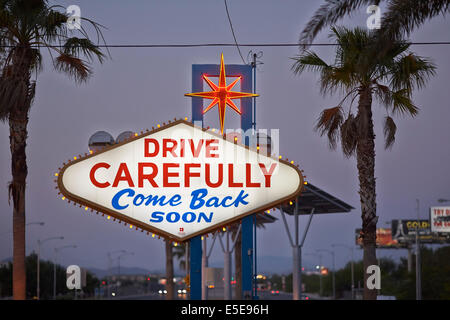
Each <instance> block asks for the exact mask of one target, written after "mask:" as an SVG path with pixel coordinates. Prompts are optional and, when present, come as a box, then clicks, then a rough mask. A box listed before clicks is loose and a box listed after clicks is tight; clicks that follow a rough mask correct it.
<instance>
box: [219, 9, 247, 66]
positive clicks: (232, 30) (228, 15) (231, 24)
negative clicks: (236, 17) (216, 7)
mask: <svg viewBox="0 0 450 320" xmlns="http://www.w3.org/2000/svg"><path fill="white" fill-rule="evenodd" d="M223 1H224V2H225V10H226V11H227V17H228V22H229V23H230V29H231V33H232V34H233V38H234V43H235V44H236V48H237V50H238V52H239V55H240V56H241V59H242V62H243V63H244V64H246V63H245V60H244V57H243V56H242V53H241V49H240V48H239V44H238V42H237V40H236V35H235V34H234V28H233V23H232V22H231V18H230V12H228V5H227V0H223Z"/></svg>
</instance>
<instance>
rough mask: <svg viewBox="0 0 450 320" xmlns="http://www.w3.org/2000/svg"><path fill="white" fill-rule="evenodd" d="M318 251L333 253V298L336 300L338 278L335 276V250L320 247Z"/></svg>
mask: <svg viewBox="0 0 450 320" xmlns="http://www.w3.org/2000/svg"><path fill="white" fill-rule="evenodd" d="M316 251H318V252H327V253H329V254H331V258H332V260H333V275H332V282H333V300H336V278H335V259H334V250H327V249H318V250H316Z"/></svg>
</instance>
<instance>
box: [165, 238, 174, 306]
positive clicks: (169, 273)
mask: <svg viewBox="0 0 450 320" xmlns="http://www.w3.org/2000/svg"><path fill="white" fill-rule="evenodd" d="M165 242H166V279H167V282H166V289H167V295H166V300H173V299H174V298H175V288H174V284H173V276H174V275H173V253H172V243H171V242H170V241H168V240H166V241H165Z"/></svg>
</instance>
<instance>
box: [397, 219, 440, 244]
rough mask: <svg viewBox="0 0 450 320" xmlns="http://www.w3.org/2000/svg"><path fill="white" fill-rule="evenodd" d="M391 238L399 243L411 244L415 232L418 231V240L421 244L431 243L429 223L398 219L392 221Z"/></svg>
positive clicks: (422, 220) (431, 236)
mask: <svg viewBox="0 0 450 320" xmlns="http://www.w3.org/2000/svg"><path fill="white" fill-rule="evenodd" d="M391 226H392V238H393V239H395V240H397V241H398V242H400V243H411V242H414V241H415V239H416V230H418V231H419V240H420V241H421V242H432V241H433V235H432V233H431V228H430V221H429V220H425V219H421V220H413V219H401V220H400V219H398V220H392V223H391Z"/></svg>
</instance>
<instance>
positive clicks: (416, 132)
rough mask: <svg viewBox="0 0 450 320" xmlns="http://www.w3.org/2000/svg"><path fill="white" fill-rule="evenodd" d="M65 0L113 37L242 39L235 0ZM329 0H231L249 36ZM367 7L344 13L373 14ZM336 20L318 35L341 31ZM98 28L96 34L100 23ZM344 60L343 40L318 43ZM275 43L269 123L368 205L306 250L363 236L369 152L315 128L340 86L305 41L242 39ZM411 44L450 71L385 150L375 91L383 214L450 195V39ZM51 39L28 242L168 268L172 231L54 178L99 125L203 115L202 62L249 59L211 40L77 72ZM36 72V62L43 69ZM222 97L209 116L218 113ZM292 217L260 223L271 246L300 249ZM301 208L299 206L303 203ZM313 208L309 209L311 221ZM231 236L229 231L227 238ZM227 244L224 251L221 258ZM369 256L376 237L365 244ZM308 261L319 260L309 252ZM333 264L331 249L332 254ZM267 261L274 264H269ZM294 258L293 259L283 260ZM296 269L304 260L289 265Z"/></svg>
mask: <svg viewBox="0 0 450 320" xmlns="http://www.w3.org/2000/svg"><path fill="white" fill-rule="evenodd" d="M51 3H58V4H61V5H62V6H64V7H67V6H69V5H71V4H76V5H78V6H80V8H81V15H82V16H83V17H87V18H91V19H93V20H95V21H96V22H98V23H100V24H102V25H104V26H106V27H107V29H106V30H104V31H103V34H104V36H105V40H106V42H107V43H108V44H199V43H233V37H232V34H231V31H230V26H229V24H228V20H227V16H226V11H225V6H224V2H223V1H221V0H151V1H148V0H147V1H144V0H133V1H119V0H108V1H105V0H90V1H87V0H86V1H76V0H71V1H58V2H54V1H51ZM320 4H321V1H314V0H301V1H300V0H283V1H275V0H246V1H237V0H229V1H228V6H229V10H230V14H231V19H232V22H233V26H234V28H235V32H236V36H237V39H238V41H239V42H240V43H296V42H297V40H298V38H299V34H300V32H301V30H302V29H303V27H304V26H305V24H306V22H307V21H308V19H309V18H310V17H311V16H312V14H313V12H314V11H315V10H316V9H317V8H318V6H319V5H320ZM367 17H368V15H367V14H366V13H365V10H361V12H360V13H359V14H355V15H354V16H352V17H351V19H344V20H342V21H340V22H339V23H338V25H346V26H357V25H358V26H361V27H365V25H366V18H367ZM449 30H450V23H449V21H448V20H445V19H444V18H441V17H439V18H436V19H434V20H432V21H430V22H428V23H426V24H425V25H424V26H423V27H422V28H421V29H420V30H418V31H416V32H414V33H413V35H412V36H411V40H412V41H448V40H449V38H448V31H449ZM328 34H329V29H328V30H325V31H323V32H322V33H320V35H319V36H318V37H317V39H316V40H315V42H317V43H319V42H321V43H323V42H330V41H331V40H330V39H328ZM92 36H93V39H94V40H96V38H95V34H94V33H92ZM313 49H314V50H315V51H316V52H318V54H319V55H320V56H321V57H323V58H324V59H325V60H326V61H328V62H331V61H332V60H331V59H332V57H333V53H334V48H333V47H313ZM241 50H242V53H243V55H244V58H246V57H247V54H248V52H249V50H253V51H254V52H259V51H263V56H262V58H261V59H260V60H261V62H263V63H264V64H262V65H260V66H259V68H258V71H257V93H259V94H260V97H259V98H258V99H257V127H258V128H265V129H272V128H274V129H279V130H280V154H281V155H283V157H287V158H289V159H290V160H291V159H292V160H294V161H295V162H296V163H298V164H299V165H300V168H301V169H303V170H304V171H305V174H306V176H307V180H308V181H310V182H311V183H312V184H314V185H315V186H317V187H319V188H321V189H323V190H325V191H326V192H328V193H330V194H332V195H334V196H335V197H338V198H339V199H341V200H343V201H345V202H346V203H348V204H350V205H352V206H353V207H354V208H355V209H354V210H353V211H351V212H350V213H345V214H328V215H320V216H315V217H314V218H313V221H312V225H311V228H310V231H309V233H308V236H307V238H306V242H305V247H304V250H303V252H304V253H311V252H314V250H316V249H331V244H333V243H340V244H346V245H349V246H352V245H354V233H355V229H356V228H360V227H361V210H360V202H359V195H358V177H357V169H356V161H355V159H354V158H351V159H347V158H346V157H345V156H344V155H343V154H342V152H341V150H340V149H339V148H338V149H337V150H336V151H332V150H330V149H329V148H328V142H327V140H326V138H325V137H320V136H319V134H318V133H317V132H315V131H314V130H313V128H314V125H315V123H316V120H317V118H318V116H319V114H320V112H321V110H323V109H324V108H330V107H334V106H336V104H337V103H338V101H340V100H341V98H342V97H341V96H340V95H335V96H333V97H330V96H327V97H323V96H321V94H320V92H319V86H318V84H317V80H318V77H317V76H316V75H314V74H312V73H304V74H303V75H301V76H295V75H294V74H293V73H292V71H291V66H292V60H291V59H290V58H291V57H294V56H295V55H296V54H297V53H298V48H296V47H264V48H258V47H253V48H249V47H242V48H241ZM411 51H413V52H414V53H416V54H418V55H420V56H425V57H429V58H431V59H432V60H433V62H434V63H435V64H436V65H437V75H436V76H435V77H434V78H432V79H431V80H430V81H429V83H428V85H427V86H426V88H424V89H423V90H421V91H416V92H415V93H414V95H413V98H414V101H415V103H416V105H417V106H418V107H419V108H420V112H419V115H418V116H417V117H415V118H410V117H403V116H400V117H397V118H396V124H397V136H396V142H395V144H394V146H393V148H392V150H389V151H385V150H384V148H383V146H384V141H383V127H382V120H383V118H384V116H385V115H386V111H385V109H384V107H382V106H380V105H378V104H377V103H376V102H375V103H374V105H373V110H374V122H375V133H376V135H377V138H376V172H375V175H376V178H377V180H376V181H377V215H378V216H379V223H378V226H379V227H387V226H388V225H387V222H390V221H391V220H392V219H397V218H416V217H417V213H416V199H419V200H420V216H421V218H423V219H425V218H428V215H429V207H430V206H433V205H437V204H438V203H437V199H438V198H449V199H450V179H449V178H450V144H449V137H450V124H449V123H450V122H449V119H450V107H449V102H448V101H449V98H450V92H449V83H450V62H449V59H448V57H449V56H450V46H449V45H433V46H420V45H416V46H412V47H411ZM43 53H44V70H43V71H42V72H41V73H40V74H38V78H37V89H36V90H37V91H36V97H35V101H34V104H33V106H32V108H31V113H30V124H29V139H28V148H27V156H28V168H29V174H28V179H27V183H28V184H27V190H26V196H27V200H26V206H27V222H28V223H29V222H36V221H43V222H45V225H44V226H37V225H31V226H28V227H27V245H26V247H27V254H29V253H31V252H32V251H36V248H37V240H38V239H45V238H48V237H53V236H64V237H65V239H64V240H62V241H61V240H57V241H49V242H46V243H45V244H44V245H43V247H42V250H41V253H42V259H53V249H54V248H55V247H60V246H64V245H72V244H75V245H77V248H76V249H67V250H64V251H62V252H61V253H60V255H59V262H60V263H62V264H63V265H69V264H78V265H81V266H84V267H96V268H101V269H106V268H107V252H109V251H115V250H121V249H124V250H127V251H132V252H134V255H133V256H128V257H126V258H124V260H123V262H122V265H125V266H129V267H131V266H133V267H141V268H145V269H148V270H164V266H165V255H164V242H163V240H162V239H161V240H158V239H152V238H151V237H149V236H147V235H146V234H145V233H141V232H136V231H131V230H130V229H129V228H126V227H124V225H123V224H118V223H117V222H112V221H108V220H106V218H105V217H101V215H95V214H92V213H90V212H89V213H86V212H85V211H84V210H83V209H80V208H78V207H74V206H73V205H68V204H67V202H65V201H61V199H60V197H58V195H57V190H55V188H54V186H55V184H54V182H53V180H54V173H55V172H57V170H58V167H61V166H62V163H63V162H66V161H67V159H69V158H72V157H73V156H74V155H78V154H84V153H85V152H88V139H89V137H90V136H91V135H92V134H93V133H94V132H96V131H98V130H104V131H107V132H109V133H111V134H112V135H113V137H117V135H118V134H120V133H121V132H123V131H126V130H131V131H135V132H140V131H141V130H145V129H146V128H151V127H152V126H155V125H156V124H158V123H162V122H166V121H167V120H170V119H173V118H175V117H176V118H181V117H183V118H184V117H189V118H190V113H191V98H187V97H185V96H184V94H185V93H187V92H191V66H192V64H205V63H211V64H218V63H219V62H220V55H221V53H223V54H224V59H225V63H228V64H240V63H242V61H241V59H240V56H239V54H238V51H237V49H236V48H235V47H224V48H221V47H208V48H205V47H201V48H181V49H180V48H111V49H110V53H111V59H109V60H107V61H106V62H105V63H104V64H103V65H99V64H98V63H95V64H93V71H94V75H93V77H92V78H91V79H90V80H89V81H88V82H87V83H85V84H81V85H77V84H75V83H74V82H73V81H72V80H71V79H69V78H68V77H66V76H65V75H63V74H60V73H58V72H56V71H54V70H53V69H52V65H51V60H50V57H49V55H48V54H47V53H46V52H45V51H44V50H43ZM33 77H34V76H33ZM217 118H218V116H217V111H215V110H214V111H211V112H209V115H208V116H207V117H206V118H205V119H206V120H207V121H208V123H207V125H210V126H211V127H218V120H217ZM237 123H238V116H237V115H235V114H233V113H232V112H228V113H227V118H226V123H225V125H226V126H227V127H233V126H236V124H237ZM10 159H11V156H10V151H9V128H8V124H7V123H0V186H2V187H1V188H0V261H2V260H4V259H8V258H10V257H12V233H11V231H12V206H10V205H9V204H8V194H7V184H8V182H9V181H10V180H11V173H10V170H11V169H10ZM274 216H275V217H277V218H279V220H278V221H277V222H276V223H274V224H271V225H268V226H267V227H266V229H264V230H259V231H258V256H259V257H262V256H266V257H268V256H270V257H274V258H273V259H275V258H276V257H283V258H286V259H289V258H290V257H291V254H292V250H291V248H290V246H289V241H288V238H287V235H286V233H285V230H284V226H283V223H282V220H281V216H280V213H279V211H276V212H275V213H274ZM289 218H291V217H289ZM306 221H307V218H306V217H301V219H300V230H301V232H303V229H304V226H305V223H306ZM216 245H217V244H216ZM377 255H378V256H379V257H389V256H391V257H393V258H398V257H399V256H406V251H405V250H378V251H377ZM222 257H223V254H222V251H221V249H220V247H219V246H218V245H217V246H216V247H215V249H214V251H213V254H212V257H211V258H210V261H211V262H217V265H219V263H218V262H220V261H221V260H222V259H223V258H222ZM355 257H356V258H357V259H360V258H361V257H362V251H361V250H359V249H358V250H356V251H355ZM348 260H349V252H348V250H346V249H344V248H339V249H337V251H336V266H337V267H338V268H339V267H342V266H344V264H345V263H347V262H348ZM304 262H305V264H306V266H311V265H312V264H313V263H317V261H316V259H315V258H314V257H312V256H305V257H304ZM323 262H324V264H325V265H327V264H328V265H330V257H329V256H328V255H324V256H323ZM260 268H261V270H263V271H268V270H264V265H261V266H260ZM281 269H283V268H281ZM284 269H285V270H286V272H291V265H290V264H288V265H285V266H284Z"/></svg>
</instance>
